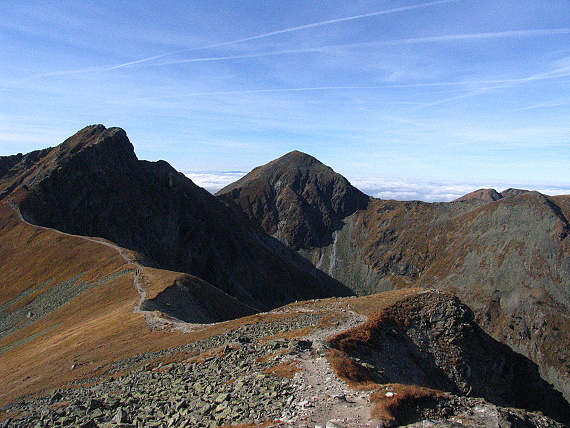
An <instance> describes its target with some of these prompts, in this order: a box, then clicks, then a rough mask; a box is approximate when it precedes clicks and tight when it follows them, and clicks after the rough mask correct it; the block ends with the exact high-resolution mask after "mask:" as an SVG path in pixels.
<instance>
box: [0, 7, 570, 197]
mask: <svg viewBox="0 0 570 428" xmlns="http://www.w3.org/2000/svg"><path fill="white" fill-rule="evenodd" d="M0 57H1V58H2V67H1V68H0V97H1V98H0V155H8V154H14V153H18V152H28V151H31V150H35V149H39V148H43V147H47V146H53V145H56V144H59V143H60V142H61V141H63V140H64V139H65V138H67V137H68V136H70V135H72V134H73V133H75V132H76V131H77V130H79V129H81V128H82V127H84V126H86V125H89V124H94V123H102V124H104V125H105V126H109V127H110V126H120V127H122V128H124V129H125V130H126V131H127V134H128V135H129V137H130V139H131V141H132V142H133V144H134V146H135V150H136V152H137V155H138V156H139V158H141V159H148V160H158V159H165V160H167V161H168V162H170V163H171V164H172V165H173V166H174V167H175V168H177V169H178V170H181V171H184V172H194V173H195V172H208V173H210V174H212V173H215V174H218V173H220V172H225V171H249V170H250V169H252V168H253V167H255V166H257V165H260V164H264V163H266V162H268V161H270V160H272V159H274V158H276V157H279V156H281V155H283V154H285V153H287V152H289V151H291V150H301V151H304V152H306V153H309V154H311V155H313V156H315V157H317V158H318V159H320V160H321V161H323V162H324V163H325V164H327V165H329V166H331V167H333V168H334V169H335V170H336V171H338V172H340V173H342V174H344V175H346V176H347V177H348V178H349V179H351V180H352V181H354V182H358V183H368V184H369V187H368V188H369V189H370V193H376V194H378V195H380V196H387V195H388V194H389V193H390V192H391V190H390V184H389V183H392V184H393V185H394V186H396V184H397V183H400V184H401V183H408V184H409V185H410V186H412V187H414V186H420V187H421V186H422V183H424V184H425V185H426V186H429V185H430V183H440V185H441V186H444V187H445V186H454V184H453V183H461V186H459V187H460V188H461V189H462V190H461V191H463V189H466V190H469V187H470V186H471V187H473V188H478V187H485V186H487V185H489V186H495V185H496V186H498V187H500V186H504V187H511V186H523V187H526V188H534V189H537V190H541V189H549V190H550V191H556V190H558V191H560V192H562V193H566V192H568V193H570V172H569V169H568V165H569V164H570V151H569V147H570V121H569V120H568V119H569V117H570V2H569V1H568V0H549V1H547V2H545V1H542V0H541V1H526V0H518V1H511V0H502V1H484V0H443V1H431V2H429V1H426V2H423V1H411V0H392V1H380V0H378V1H371V0H354V1H342V2H341V1H334V0H329V1H327V2H321V1H291V0H289V1H285V0H283V1H278V0H257V1H240V2H237V1H235V0H232V1H222V0H218V1H216V0H213V1H208V2H203V1H197V0H188V1H162V2H157V1H137V2H130V1H129V2H127V1H121V0H115V1H105V0H98V1H91V0H83V1H81V2H77V1H73V2H71V1H57V0H52V1H50V2H44V1H25V0H21V1H11V2H0ZM222 175H223V174H222ZM225 176H227V174H226V175H225ZM371 183H375V184H374V185H373V184H371ZM363 185H364V184H363ZM406 186H407V185H405V186H404V190H402V191H399V190H397V188H396V187H397V186H396V187H395V188H394V189H393V190H394V191H393V192H392V194H393V196H394V195H395V196H394V197H400V198H403V199H407V198H408V199H409V198H415V197H416V195H420V196H418V198H422V197H423V198H424V199H430V198H431V199H430V200H436V199H438V198H439V199H441V200H447V199H450V198H451V197H452V196H450V195H451V194H452V193H450V192H448V193H447V194H446V195H447V196H444V195H443V194H442V195H440V196H433V195H432V196H429V197H427V196H425V195H424V193H425V192H424V193H422V192H416V193H413V192H412V193H413V196H405V195H404V193H405V192H406V190H405V188H409V186H408V187H406ZM462 186H466V187H462ZM414 188H415V187H414ZM374 189H376V190H374ZM382 189H384V190H382ZM400 190H401V189H400ZM498 190H502V189H498ZM458 191H459V190H458ZM382 192H384V193H382ZM398 192H400V193H398ZM398 195H399V196H398ZM422 195H423V196H422ZM424 196H425V197H424Z"/></svg>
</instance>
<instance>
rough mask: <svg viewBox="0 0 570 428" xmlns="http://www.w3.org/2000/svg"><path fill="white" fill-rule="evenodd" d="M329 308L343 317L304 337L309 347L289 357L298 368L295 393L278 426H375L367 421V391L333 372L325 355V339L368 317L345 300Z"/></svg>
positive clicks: (358, 323) (349, 427)
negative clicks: (352, 384) (359, 388)
mask: <svg viewBox="0 0 570 428" xmlns="http://www.w3.org/2000/svg"><path fill="white" fill-rule="evenodd" d="M330 309H331V310H333V311H335V312H338V313H340V314H342V315H343V316H344V319H343V321H341V322H340V323H338V324H336V325H333V326H330V327H327V328H319V329H318V330H316V331H315V332H313V333H311V334H309V335H307V336H305V337H303V340H310V341H311V342H312V347H311V349H310V350H307V351H305V352H299V354H298V355H296V356H291V360H292V361H295V362H296V363H297V364H298V365H299V366H300V368H301V370H300V371H299V372H298V373H297V374H296V375H295V382H296V387H297V388H296V389H297V391H296V393H295V399H294V400H292V401H291V403H290V408H289V410H288V411H287V412H286V413H285V415H284V417H285V418H284V423H283V424H281V425H278V426H280V427H310V428H313V427H323V428H324V427H327V428H357V427H358V428H360V427H368V426H375V425H374V424H372V423H371V422H370V421H369V415H370V403H369V399H368V398H369V395H370V392H365V391H356V390H354V389H350V388H349V387H348V385H347V384H346V383H345V382H343V381H342V380H340V379H339V378H338V377H336V375H335V374H334V372H333V370H332V368H331V366H330V364H329V362H328V360H327V358H326V354H327V352H328V350H327V347H326V340H327V339H328V338H330V337H331V336H333V335H335V334H337V333H340V332H342V331H346V330H348V329H350V328H353V327H355V326H357V325H360V324H362V323H364V322H365V321H366V320H367V318H366V317H365V316H363V315H360V314H358V313H357V312H355V311H353V310H352V309H350V307H349V306H348V305H347V304H345V303H336V304H333V305H332V306H331V308H330Z"/></svg>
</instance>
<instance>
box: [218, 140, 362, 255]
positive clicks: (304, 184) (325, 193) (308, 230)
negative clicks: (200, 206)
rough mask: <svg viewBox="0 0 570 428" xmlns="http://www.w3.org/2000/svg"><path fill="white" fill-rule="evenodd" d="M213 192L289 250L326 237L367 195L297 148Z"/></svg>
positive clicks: (328, 239)
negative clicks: (230, 203) (240, 210)
mask: <svg viewBox="0 0 570 428" xmlns="http://www.w3.org/2000/svg"><path fill="white" fill-rule="evenodd" d="M216 195H217V196H218V197H220V198H221V199H223V200H225V201H231V202H233V203H236V204H237V205H239V206H240V207H241V209H242V210H243V211H244V212H245V213H246V214H247V215H248V216H249V217H250V218H251V219H253V220H255V221H257V222H258V223H259V224H261V226H262V227H263V228H264V229H265V231H266V232H268V233H269V234H271V235H273V236H275V237H276V238H278V239H280V240H281V241H283V242H285V243H286V244H287V245H289V246H291V247H292V248H293V249H295V250H298V249H309V248H313V247H317V246H322V245H326V244H327V243H329V242H331V241H332V233H333V232H334V231H335V230H338V229H339V228H340V227H341V225H342V219H343V218H345V217H347V216H349V215H351V214H353V213H354V212H355V211H357V210H360V209H364V208H365V207H366V206H367V204H368V201H369V197H368V196H366V195H365V194H364V193H362V192H361V191H360V190H358V189H356V188H355V187H353V186H352V185H351V184H350V183H349V182H348V180H347V179H346V178H344V177H343V176H342V175H340V174H338V173H336V172H334V171H333V170H332V169H331V168H330V167H328V166H326V165H324V164H323V163H322V162H320V161H319V160H317V159H315V158H314V157H312V156H310V155H308V154H306V153H302V152H299V151H293V152H290V153H287V154H286V155H284V156H282V157H280V158H279V159H276V160H274V161H272V162H269V163H268V164H266V165H263V166H260V167H257V168H255V169H254V170H252V171H251V172H250V173H249V174H247V175H246V176H245V177H243V178H241V179H240V180H238V181H237V182H235V183H233V184H230V185H229V186H226V187H225V188H223V189H222V190H220V191H219V192H218V193H217V194H216Z"/></svg>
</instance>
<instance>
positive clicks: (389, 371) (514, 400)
mask: <svg viewBox="0 0 570 428" xmlns="http://www.w3.org/2000/svg"><path fill="white" fill-rule="evenodd" d="M330 344H331V346H332V347H333V348H335V349H337V350H339V351H341V352H344V353H346V354H347V355H348V356H350V357H352V358H353V359H352V360H348V361H347V360H343V359H341V358H338V357H337V358H336V359H335V360H333V362H334V363H335V365H336V369H337V371H338V372H339V373H340V374H341V375H343V374H344V375H345V377H348V380H349V381H350V380H352V381H353V382H354V379H357V378H360V379H368V382H370V380H374V381H376V382H377V383H379V384H390V383H392V384H405V385H417V386H422V387H428V388H431V389H435V390H440V391H450V392H451V393H452V394H456V395H459V396H463V395H469V396H472V397H481V398H484V399H485V400H487V401H489V402H491V403H493V404H495V405H498V406H504V407H517V408H523V409H527V410H531V411H541V412H543V413H544V414H546V415H549V416H551V417H553V418H554V419H557V420H559V421H560V422H564V423H568V422H569V421H570V405H569V404H568V403H567V402H566V401H565V400H564V398H563V397H562V395H561V394H560V392H558V391H555V390H553V389H552V386H551V385H549V384H548V383H546V382H545V381H544V380H543V379H541V377H540V374H539V372H538V368H537V366H536V364H534V363H533V362H531V361H530V360H529V359H528V358H525V357H524V356H522V355H520V354H517V353H515V352H513V351H512V350H511V349H509V348H508V347H507V346H505V345H504V344H502V343H500V342H498V341H496V340H494V339H493V338H491V337H490V336H489V335H488V334H486V333H485V332H484V331H483V330H482V329H481V328H479V326H478V325H477V324H476V323H475V322H474V319H473V313H472V312H471V310H470V309H469V308H468V307H467V306H466V305H464V304H463V303H462V302H461V301H460V300H458V299H457V298H455V297H453V296H452V295H450V294H448V293H443V292H437V291H425V292H420V293H417V294H415V295H411V296H409V297H406V298H404V299H402V300H400V301H398V302H396V303H394V304H393V305H392V306H389V307H388V308H386V309H384V310H383V311H381V312H380V313H378V314H376V315H374V316H373V317H371V318H370V319H369V320H368V321H367V322H366V323H365V324H363V325H361V326H359V327H356V328H354V329H352V330H349V331H347V332H343V333H340V334H338V335H337V336H335V337H333V338H332V339H331V340H330ZM354 358H356V360H354ZM355 361H356V363H355ZM362 363H364V364H362ZM351 377H353V378H354V379H351Z"/></svg>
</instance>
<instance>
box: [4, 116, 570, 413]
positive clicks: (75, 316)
mask: <svg viewBox="0 0 570 428" xmlns="http://www.w3.org/2000/svg"><path fill="white" fill-rule="evenodd" d="M569 219H570V196H548V195H543V194H540V193H538V192H534V191H527V190H520V189H507V190H505V191H502V192H500V193H499V192H497V191H496V190H494V189H482V190H478V191H476V192H473V193H470V194H468V195H465V196H463V197H461V198H459V199H457V200H456V201H453V202H449V203H424V202H418V201H408V202H399V201H394V200H380V199H375V198H372V197H370V196H367V195H365V194H364V193H362V192H361V191H360V190H358V189H356V188H355V187H354V186H352V185H351V184H350V183H349V181H348V180H346V179H345V178H344V177H343V176H341V175H340V174H337V173H336V172H334V171H333V170H332V169H331V168H330V167H328V166H325V165H323V164H322V163H321V162H319V161H318V160H317V159H315V158H313V157H312V156H310V155H307V154H304V153H301V152H298V151H294V152H291V153H288V154H286V155H284V156H283V157H281V158H279V159H276V160H274V161H272V162H270V163H268V164H266V165H263V166H260V167H257V168H255V169H254V170H253V171H251V172H250V173H249V174H247V175H246V176H244V177H243V178H241V179H240V180H238V181H237V182H235V183H233V184H230V185H229V186H227V187H225V188H224V189H222V190H220V191H219V192H218V193H217V194H216V195H211V194H210V193H209V192H207V191H206V190H204V189H202V188H200V187H198V186H196V185H195V184H194V183H192V181H191V180H189V179H188V178H187V177H185V176H184V175H183V174H181V173H179V172H177V171H176V170H174V169H173V168H172V167H171V166H170V165H169V164H168V163H166V162H164V161H158V162H148V161H142V160H139V159H137V157H136V155H135V153H134V149H133V146H132V144H131V143H130V141H129V139H128V138H127V135H126V133H125V131H124V130H122V129H120V128H108V129H107V128H105V127H104V126H102V125H93V126H88V127H86V128H84V129H82V130H80V131H79V132H78V133H77V134H75V135H74V136H72V137H70V138H68V139H67V140H66V141H64V142H63V143H62V144H60V145H58V146H57V147H54V148H48V149H44V150H39V151H35V152H31V153H28V154H18V155H14V156H7V157H0V242H1V244H0V359H2V360H3V363H4V364H3V366H4V369H3V371H2V372H0V377H1V376H4V378H5V379H6V383H5V385H9V386H8V387H3V388H0V401H1V402H4V403H5V402H8V401H10V400H13V399H15V398H17V397H19V396H20V395H22V394H28V393H37V392H39V391H41V390H43V388H46V387H49V386H52V387H53V386H58V385H62V384H64V383H65V382H68V381H72V380H77V379H78V378H80V377H82V376H84V377H85V376H87V375H88V374H90V376H92V375H93V373H98V372H97V370H99V369H101V370H102V368H103V367H106V366H107V365H109V364H113V363H114V362H116V361H118V360H119V359H121V358H125V356H129V357H134V356H136V355H137V353H138V352H151V351H153V350H156V349H164V348H165V347H173V346H178V345H180V344H182V343H184V342H185V340H187V339H185V337H186V336H185V335H184V334H183V333H180V332H167V331H166V330H160V327H161V326H162V327H164V326H165V325H170V324H172V323H174V324H175V323H176V322H177V320H182V321H185V322H187V323H211V322H220V321H227V320H237V319H242V318H243V317H248V316H253V317H255V316H257V315H255V314H257V313H259V312H260V311H268V310H272V309H276V308H278V307H281V306H283V305H286V304H289V303H292V302H295V301H303V300H309V299H322V298H329V297H346V296H351V295H356V296H369V295H373V294H375V293H381V292H385V291H390V290H404V289H408V288H409V289H414V287H420V288H424V289H430V290H431V289H439V290H444V291H446V292H449V293H452V295H455V296H457V297H458V298H459V299H461V301H463V302H465V303H466V304H467V305H469V307H471V309H472V310H473V314H474V315H473V316H474V319H475V321H476V322H477V324H478V326H480V327H481V328H482V329H483V330H484V331H485V332H486V334H488V335H489V336H490V337H492V338H494V339H496V340H497V341H499V342H502V343H503V344H505V345H508V346H509V347H511V348H512V349H513V350H514V351H516V352H518V353H520V354H522V355H524V356H525V357H527V358H528V359H530V360H531V361H533V362H534V363H535V364H536V365H537V366H536V368H537V369H538V371H537V373H538V372H539V373H540V376H542V378H543V379H545V380H546V381H547V382H549V383H551V384H553V385H554V387H555V388H556V389H557V390H558V391H560V392H561V393H562V394H563V395H564V396H565V397H566V399H568V398H570V347H568V344H569V343H570V223H569ZM420 300H421V299H420ZM418 301H419V300H418ZM133 302H135V303H136V304H135V312H134V313H133V310H132V307H133ZM137 302H138V303H137ZM141 317H143V318H144V319H145V320H146V327H144V328H143V327H141V324H140V319H141ZM244 319H245V318H244ZM248 319H249V318H248ZM252 322H255V321H252ZM422 322H424V321H422ZM434 322H435V321H434ZM169 323H170V324H169ZM174 324H172V325H174ZM418 325H419V324H418ZM149 327H151V328H149ZM424 327H425V326H424ZM418 328H419V327H418ZM422 328H423V327H422ZM426 328H427V327H426ZM153 329H154V330H153ZM157 329H159V330H157ZM218 334H219V333H218ZM89 335H91V336H89ZM478 340H479V339H478ZM105 343H113V345H112V349H109V350H108V352H107V354H105V352H104V349H102V348H101V347H105V346H106V345H105ZM493 346H494V345H493ZM40 349H44V350H45V349H47V350H49V351H45V352H48V354H47V357H46V360H45V361H44V362H41V363H40V362H35V361H34V360H35V356H36V355H37V353H38V352H39V350H40ZM493 349H494V348H493ZM501 349H502V348H501ZM87 350H89V351H87ZM471 351H472V350H471ZM471 351H469V352H471ZM465 352H467V351H465ZM493 352H499V351H493ZM500 352H503V351H502V350H501V351H500ZM509 352H511V351H510V350H509ZM82 355H89V361H91V362H93V364H94V365H96V366H97V367H99V368H96V367H91V366H89V367H88V366H87V364H86V363H85V361H82ZM509 355H511V354H509ZM360 357H362V356H360ZM509 358H511V359H513V358H515V357H509ZM517 358H518V357H517ZM515 360H516V358H515ZM371 361H372V360H371ZM517 361H518V360H517ZM521 361H522V360H521ZM525 361H526V360H525ZM57 362H59V363H61V364H63V365H64V366H65V367H67V368H69V367H71V366H74V367H77V369H76V370H75V371H74V372H73V373H71V372H70V371H69V370H68V369H64V368H62V367H63V366H62V367H60V364H59V363H57ZM524 364H527V363H526V362H525V363H524ZM528 364H530V365H529V367H530V366H531V365H532V363H530V361H529V362H528ZM52 366H53V367H52ZM50 367H52V369H50ZM529 370H530V369H529ZM536 376H538V374H537V375H536ZM22 379H24V380H22ZM62 382H63V383H62ZM537 382H538V381H537ZM443 384H444V383H442V385H443ZM430 385H431V384H430ZM504 387H505V386H504V385H502V386H501V388H503V389H504ZM480 388H483V387H482V386H480ZM544 388H546V387H544V386H540V388H539V389H540V390H541V391H546V390H545V389H544ZM501 391H502V389H501ZM541 394H546V392H541ZM488 395H489V396H493V394H492V393H489V394H488ZM560 399H561V398H560ZM525 400H526V398H525ZM541 400H542V398H541ZM556 400H559V398H556ZM562 401H563V400H562ZM520 402H522V401H520ZM520 402H517V403H519V404H520ZM525 402H526V401H525ZM557 403H558V404H556V406H558V407H557V409H558V410H556V411H554V410H553V412H554V413H553V414H555V415H559V414H564V412H565V411H566V410H564V408H565V407H564V406H566V405H567V403H566V404H564V403H565V402H564V403H562V404H560V402H559V401H557ZM507 404H508V403H507ZM525 406H526V405H525ZM545 406H546V405H545ZM531 407H532V406H531ZM546 408H548V406H547V407H541V409H543V410H544V409H546ZM560 409H562V410H560ZM530 410H536V409H530ZM556 412H558V413H556ZM560 412H562V413H560ZM568 416H569V420H570V415H568ZM562 419H564V416H562Z"/></svg>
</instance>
